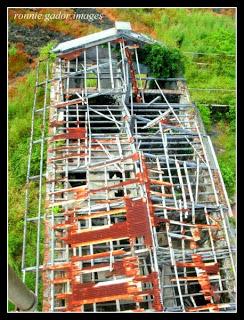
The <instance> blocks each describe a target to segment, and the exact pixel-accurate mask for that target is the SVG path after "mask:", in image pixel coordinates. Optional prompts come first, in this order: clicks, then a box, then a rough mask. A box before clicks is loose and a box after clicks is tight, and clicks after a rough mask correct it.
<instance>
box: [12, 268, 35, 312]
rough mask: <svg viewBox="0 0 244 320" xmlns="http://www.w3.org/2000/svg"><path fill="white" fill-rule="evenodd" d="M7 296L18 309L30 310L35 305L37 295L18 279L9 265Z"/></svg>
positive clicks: (33, 308) (33, 309) (32, 309)
mask: <svg viewBox="0 0 244 320" xmlns="http://www.w3.org/2000/svg"><path fill="white" fill-rule="evenodd" d="M8 298H9V300H10V301H11V302H12V303H13V304H15V306H16V307H17V309H18V310H20V311H26V312H31V311H35V309H36V307H37V297H36V296H35V295H34V293H33V292H32V291H30V290H29V289H28V288H27V287H26V286H25V285H24V283H23V282H22V281H20V279H19V278H18V277H17V275H16V273H15V272H14V270H13V269H12V268H11V267H10V266H8Z"/></svg>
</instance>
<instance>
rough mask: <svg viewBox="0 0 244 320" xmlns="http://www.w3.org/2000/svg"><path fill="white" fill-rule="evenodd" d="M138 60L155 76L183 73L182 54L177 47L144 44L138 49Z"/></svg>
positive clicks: (165, 76) (175, 75)
mask: <svg viewBox="0 0 244 320" xmlns="http://www.w3.org/2000/svg"><path fill="white" fill-rule="evenodd" d="M138 54H139V60H140V61H141V62H142V63H144V64H145V65H147V66H148V67H149V68H150V71H151V73H152V75H153V76H154V77H156V78H170V77H177V76H181V75H182V74H183V73H184V62H183V56H182V54H181V53H180V51H179V50H178V49H177V48H170V47H167V46H165V45H160V44H153V45H145V46H144V47H143V48H141V49H139V50H138Z"/></svg>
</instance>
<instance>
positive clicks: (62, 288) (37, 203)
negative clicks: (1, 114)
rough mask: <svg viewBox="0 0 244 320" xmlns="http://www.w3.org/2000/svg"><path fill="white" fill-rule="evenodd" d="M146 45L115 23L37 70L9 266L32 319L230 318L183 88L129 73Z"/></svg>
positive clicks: (223, 200) (204, 172) (223, 215)
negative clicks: (45, 315)
mask: <svg viewBox="0 0 244 320" xmlns="http://www.w3.org/2000/svg"><path fill="white" fill-rule="evenodd" d="M153 43H154V40H152V39H150V38H149V37H147V36H145V35H142V34H138V33H135V32H133V31H132V30H131V27H130V24H129V23H126V22H116V23H115V27H114V28H111V29H108V30H105V31H102V32H98V33H95V34H91V35H88V36H85V37H81V38H79V39H75V40H71V41H67V42H64V43H61V44H59V45H58V46H57V47H56V48H55V49H54V50H53V52H55V53H56V55H57V58H56V61H55V63H54V64H52V65H51V64H50V63H47V62H46V61H41V62H40V63H39V69H40V67H41V64H44V65H46V67H47V69H46V77H45V78H44V79H40V78H39V71H38V68H37V82H36V88H35V101H34V108H33V118H32V134H31V141H30V159H29V163H28V174H27V191H26V212H25V220H24V222H25V223H24V243H23V261H22V271H23V276H24V279H25V281H26V282H28V283H30V282H31V281H33V288H34V289H35V293H36V294H37V295H38V296H39V301H42V302H43V303H42V307H39V309H40V310H39V311H45V312H202V311H210V312H213V311H223V312H226V311H229V312H232V311H234V310H235V290H236V285H235V276H236V271H235V241H234V237H233V234H232V233H233V232H232V230H231V229H230V226H229V221H228V217H229V216H230V215H231V210H230V205H229V201H228V197H227V194H226V190H225V186H224V184H223V179H222V176H221V173H220V170H219V166H218V162H217V159H216V155H215V152H214V149H213V146H212V143H211V140H210V139H209V136H208V135H207V134H206V133H205V131H204V127H203V125H202V122H201V119H200V118H199V115H198V111H197V108H196V106H195V105H194V104H193V103H192V102H191V100H190V96H189V93H188V91H187V86H186V83H185V80H184V79H183V78H160V79H156V78H153V77H149V74H150V70H148V67H147V66H145V65H143V64H141V63H140V61H139V59H138V50H140V48H141V47H143V46H144V45H145V44H153ZM39 90H42V93H43V92H44V94H42V96H44V102H43V105H42V106H41V103H40V101H39V100H40V96H41V94H40V92H39ZM49 96H50V101H49ZM37 122H38V130H37V129H35V128H36V127H35V123H37ZM35 148H37V149H35ZM35 150H38V151H35ZM46 151H47V152H46ZM37 152H39V155H40V168H38V170H39V171H38V173H37V174H33V172H34V171H33V170H32V157H33V155H36V153H37ZM33 188H34V189H33ZM35 190H36V191H35ZM30 232H31V233H32V235H33V234H36V237H35V243H31V244H28V233H30ZM30 252H32V253H33V252H34V256H33V259H32V261H33V265H27V264H26V257H27V256H28V255H30V254H31V253H30ZM28 277H29V278H28ZM27 279H29V280H28V281H27Z"/></svg>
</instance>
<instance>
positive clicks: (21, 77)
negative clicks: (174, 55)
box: [8, 9, 236, 309]
mask: <svg viewBox="0 0 244 320" xmlns="http://www.w3.org/2000/svg"><path fill="white" fill-rule="evenodd" d="M14 10H17V9H12V11H10V23H11V24H12V25H13V26H14V28H13V30H14V31H13V33H14V32H18V28H19V30H20V31H19V32H21V36H22V38H21V37H20V34H19V33H18V34H17V36H16V37H14V36H13V38H12V39H13V41H12V42H11V41H10V46H9V78H10V80H9V106H8V113H9V223H8V228H9V231H8V232H9V246H8V247H9V249H8V250H9V251H8V253H9V263H10V264H11V265H12V266H13V267H14V269H15V270H16V272H17V273H18V274H19V275H20V269H21V251H22V231H23V220H22V217H23V213H24V189H25V175H26V168H27V157H28V141H29V135H30V126H31V108H32V103H33V89H34V83H35V76H34V74H35V72H34V70H33V67H34V65H35V63H36V58H37V56H36V55H35V54H33V53H32V52H31V50H30V49H31V41H32V42H33V39H32V38H30V37H31V34H33V35H34V34H35V35H36V38H35V39H37V37H38V34H40V32H41V34H42V36H43V37H44V36H45V35H48V37H46V38H45V37H44V38H45V41H47V40H48V39H49V40H50V39H54V40H55V39H56V40H59V41H60V38H61V39H62V38H64V37H65V36H70V37H78V36H82V35H85V34H88V33H91V32H94V31H96V30H99V28H103V24H101V25H100V26H98V25H96V26H94V25H92V24H91V23H89V24H88V23H86V24H85V23H83V22H80V21H73V20H70V21H66V23H65V24H64V23H63V21H62V23H60V22H59V21H49V22H45V23H44V22H42V23H41V24H40V25H36V22H32V23H30V21H29V22H28V21H27V22H26V21H23V20H21V21H16V20H14V19H13V14H14ZM18 10H22V11H23V12H24V10H26V9H24V10H23V9H18ZM38 10H48V11H49V12H50V10H51V9H38ZM53 10H54V9H53ZM55 10H56V9H55ZM58 10H59V9H58ZM62 10H64V9H62ZM68 10H73V9H68ZM84 10H85V9H84ZM59 11H60V10H59ZM97 11H101V12H102V13H104V14H105V15H106V17H107V18H105V19H104V20H106V19H107V21H108V20H109V19H110V20H112V21H114V20H124V21H130V22H131V24H132V26H133V29H134V30H135V31H138V32H142V33H145V34H149V35H151V36H153V37H154V38H155V39H158V40H160V41H162V42H164V43H166V44H167V45H168V46H170V47H173V48H179V49H180V51H181V52H182V54H183V55H184V57H185V77H186V80H187V82H188V86H189V88H193V89H190V91H191V97H192V100H193V101H194V102H195V103H196V104H197V106H198V107H199V109H200V112H201V114H202V117H203V120H204V123H205V125H206V129H207V130H208V133H209V134H210V135H212V140H213V142H214V146H215V148H216V151H217V156H218V160H219V163H220V166H221V170H222V173H223V176H224V180H225V183H226V186H227V190H228V193H229V196H230V197H232V196H233V195H234V193H235V110H236V109H235V107H236V100H235V92H234V91H215V90H213V91H205V90H204V91H201V90H195V89H194V88H197V89H201V88H203V89H205V88H214V89H223V90H234V89H235V56H233V55H235V20H234V17H233V14H232V13H231V12H229V13H228V14H229V15H227V16H226V15H223V14H217V13H214V12H212V11H210V10H200V9H98V10H97ZM42 12H43V11H42ZM106 28H107V26H106ZM16 30H17V31H16ZM25 32H26V34H27V35H28V37H26V39H25ZM38 32H39V33H38ZM43 37H42V38H43ZM20 38H21V39H23V42H24V43H23V42H18V41H17V40H15V39H20ZM27 38H28V39H27ZM28 41H29V42H28ZM45 41H43V42H41V41H40V42H39V43H38V45H37V47H38V48H41V47H43V46H44V49H42V50H41V55H44V54H45V52H46V51H47V49H48V48H50V45H48V46H46V43H45ZM33 43H34V42H33ZM38 50H39V49H38ZM39 51H40V50H39ZM189 52H200V53H204V54H196V53H195V54H192V53H189ZM212 54H214V55H212ZM215 54H218V55H215ZM212 104H221V105H228V106H230V107H227V108H222V107H216V108H213V107H211V105H212ZM37 165H38V161H37ZM11 308H13V306H11V307H10V309H11Z"/></svg>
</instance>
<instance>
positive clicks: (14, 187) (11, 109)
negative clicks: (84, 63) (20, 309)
mask: <svg viewBox="0 0 244 320" xmlns="http://www.w3.org/2000/svg"><path fill="white" fill-rule="evenodd" d="M51 46H53V43H51V44H48V45H47V46H45V47H44V48H43V49H42V50H41V51H40V59H44V58H45V57H46V56H47V52H48V51H49V50H50V47H51ZM53 58H54V56H51V59H53ZM44 75H45V65H44V64H43V66H41V68H40V76H41V77H44ZM35 80H36V78H35V70H31V71H30V72H29V73H28V74H27V75H26V77H25V78H24V79H23V78H22V79H21V80H20V81H17V83H16V85H15V89H14V94H12V95H10V96H9V105H8V124H9V141H8V142H9V144H8V151H9V167H8V172H9V176H8V198H9V213H8V259H9V260H8V261H9V264H10V265H11V266H12V267H13V268H14V270H15V271H16V272H17V275H18V276H19V277H20V278H21V271H20V270H21V255H22V243H23V217H24V210H25V207H24V206H25V188H26V185H25V183H26V172H27V161H28V154H29V139H30V132H31V113H32V107H33V99H34V87H35ZM43 98H44V90H43V89H42V88H40V89H39V90H38V93H37V108H41V107H42V106H43ZM47 103H49V101H48V102H47ZM34 123H35V125H34V138H40V134H41V123H42V119H41V118H36V120H35V122H34ZM45 152H46V150H45ZM45 154H46V153H44V157H45ZM44 163H45V161H44ZM39 167H40V145H39V144H36V145H33V153H32V162H31V175H35V174H38V173H39ZM44 193H45V186H43V194H44ZM30 199H31V200H30V205H29V209H30V210H29V211H30V214H32V213H33V214H34V215H35V214H36V213H37V207H38V206H37V204H38V184H34V183H33V182H31V183H30ZM44 200H45V197H43V206H42V207H43V208H44ZM28 228H29V229H28V230H27V245H26V265H27V266H33V265H35V244H36V226H35V225H34V224H33V225H31V224H30V223H29V224H28ZM42 237H43V228H42V229H41V238H42ZM41 242H42V241H41ZM42 254H43V245H42V244H41V245H40V255H41V256H42ZM26 284H27V286H28V287H29V288H30V289H31V290H34V274H31V273H27V278H26ZM41 290H42V289H41V287H40V292H41ZM40 297H41V295H40ZM40 304H41V301H40V302H39V305H40ZM11 310H13V305H12V304H11V303H10V304H9V311H11Z"/></svg>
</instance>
